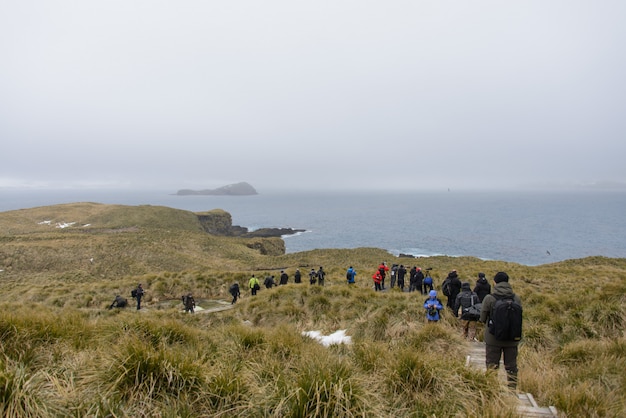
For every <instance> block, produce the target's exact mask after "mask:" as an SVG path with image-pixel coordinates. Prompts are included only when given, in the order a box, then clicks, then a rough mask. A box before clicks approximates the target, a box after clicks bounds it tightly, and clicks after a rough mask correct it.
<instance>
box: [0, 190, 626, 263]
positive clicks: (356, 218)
mask: <svg viewBox="0 0 626 418" xmlns="http://www.w3.org/2000/svg"><path fill="white" fill-rule="evenodd" d="M174 193H175V191H158V190H142V191H131V190H110V189H103V190H85V189H71V190H15V189H4V190H0V196H1V197H2V199H1V200H0V211H8V210H14V209H23V208H30V207H37V206H47V205H53V204H59V203H71V202H98V203H109V204H123V205H160V206H168V207H172V208H178V209H185V210H189V211H193V212H200V211H206V210H211V209H215V208H220V209H224V210H226V211H228V212H229V213H230V214H231V215H232V218H233V224H234V225H240V226H245V227H248V228H250V229H252V230H253V229H257V228H262V227H288V228H294V229H304V230H306V232H304V233H300V234H296V235H291V236H286V237H284V240H285V245H286V249H287V252H288V253H293V252H299V251H306V250H312V249H317V248H358V247H377V248H382V249H385V250H387V251H389V252H390V253H391V254H394V255H399V254H401V253H402V254H411V255H414V256H421V257H429V256H434V255H449V256H474V257H479V258H481V259H485V260H503V261H510V262H515V263H520V264H525V265H539V264H546V263H553V262H556V261H561V260H566V259H572V258H582V257H587V256H595V255H600V256H606V257H620V258H624V257H626V216H625V214H626V193H625V192H623V191H615V192H610V191H561V192H554V191H550V192H548V191H542V192H448V191H442V192H404V193H400V192H394V193H381V192H370V193H365V192H362V193H319V192H315V193H314V192H310V193H306V192H282V193H279V192H272V193H261V194H259V195H255V196H177V195H175V194H174ZM66 221H70V220H66Z"/></svg>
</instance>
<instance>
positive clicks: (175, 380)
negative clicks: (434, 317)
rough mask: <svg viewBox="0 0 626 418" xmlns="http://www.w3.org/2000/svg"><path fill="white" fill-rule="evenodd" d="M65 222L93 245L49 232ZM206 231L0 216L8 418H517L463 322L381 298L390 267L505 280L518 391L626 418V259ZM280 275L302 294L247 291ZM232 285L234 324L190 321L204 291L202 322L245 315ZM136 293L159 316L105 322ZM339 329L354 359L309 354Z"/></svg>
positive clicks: (0, 403)
mask: <svg viewBox="0 0 626 418" xmlns="http://www.w3.org/2000/svg"><path fill="white" fill-rule="evenodd" d="M163 216H165V217H167V218H168V219H166V220H163V219H161V217H163ZM53 218H54V219H59V220H61V219H63V221H65V222H70V221H80V222H85V223H89V222H90V223H92V225H94V226H93V228H94V230H92V231H86V230H85V228H82V227H81V228H76V229H72V228H69V229H63V230H60V229H55V228H53V227H50V226H48V225H39V224H38V222H40V221H41V220H45V219H53ZM194 225H195V220H194V217H193V216H189V215H188V213H186V212H184V211H176V210H169V209H168V208H158V207H140V208H131V209H129V208H125V207H113V208H111V207H109V206H107V205H97V204H74V205H60V206H59V207H50V208H36V209H33V210H26V211H13V212H7V213H4V214H0V227H1V228H2V229H1V230H2V231H3V232H2V235H1V236H0V240H1V242H2V245H1V246H0V269H2V270H4V271H3V272H1V273H0V286H1V288H0V289H1V290H2V292H0V338H1V341H2V344H1V345H0V408H1V410H2V413H3V415H4V416H15V417H21V416H37V417H49V416H50V417H51V416H93V417H100V416H102V417H103V416H182V417H185V416H188V417H196V416H244V417H246V416H249V417H257V416H277V417H278V416H301V417H304V416H329V417H330V416H333V417H335V416H342V417H353V416H375V417H380V416H390V417H391V416H394V417H396V416H514V406H513V404H512V403H511V397H509V396H507V394H506V392H505V391H504V390H502V388H501V386H500V383H499V382H498V380H497V378H496V376H495V375H494V374H486V373H483V372H481V371H477V370H473V369H468V368H466V367H465V366H464V346H463V343H462V341H461V340H460V338H459V332H458V331H457V329H456V319H455V318H454V317H452V316H451V315H450V314H449V313H444V317H443V320H442V321H441V322H440V323H439V324H435V325H433V324H425V323H424V312H423V309H422V303H423V297H422V296H421V295H418V294H415V293H412V294H409V293H400V292H398V291H397V290H395V289H394V290H389V291H387V292H374V291H373V290H372V289H371V285H372V283H371V279H370V277H371V273H372V272H373V270H374V269H375V268H376V266H377V265H378V264H379V263H380V262H381V261H383V260H385V261H387V262H388V263H390V264H391V263H394V262H395V263H403V264H405V265H408V266H412V265H417V266H420V267H432V269H433V270H432V272H433V277H434V278H435V282H436V284H438V285H440V283H441V281H442V280H443V278H444V276H445V274H446V273H447V272H448V271H449V270H451V269H453V268H454V269H457V270H458V271H459V273H460V275H461V278H462V279H463V280H469V281H471V282H472V283H473V282H474V281H475V277H476V274H477V273H478V272H479V271H484V272H486V273H487V274H488V275H490V276H491V275H493V274H494V273H495V272H497V271H500V270H505V271H507V272H508V273H509V275H510V276H511V278H512V279H511V284H512V286H513V288H514V289H515V291H516V292H517V293H518V294H519V295H520V296H521V298H522V300H523V304H524V309H525V310H524V313H525V323H524V330H525V337H524V340H523V342H522V344H521V345H520V359H519V366H520V375H519V377H520V389H521V390H524V391H529V392H532V393H533V394H534V396H535V398H537V400H538V401H539V402H540V403H541V404H544V405H548V404H550V405H555V406H556V407H557V408H558V409H559V410H560V411H562V412H564V413H565V414H567V416H624V415H626V407H625V406H624V405H626V395H625V394H626V378H625V377H624V373H623V371H624V370H626V337H625V334H624V333H625V329H626V303H625V302H626V300H625V296H624V295H626V260H624V259H607V258H603V257H591V258H587V259H583V260H568V261H565V262H562V263H556V264H550V265H544V266H536V267H527V266H521V265H517V264H512V263H503V262H486V261H481V260H478V259H474V258H450V257H434V258H429V259H421V260H418V259H404V258H397V259H396V258H394V257H392V256H391V255H390V254H388V253H386V252H384V251H382V250H379V249H373V248H361V249H356V250H315V251H309V252H303V253H297V254H288V255H283V256H264V255H261V254H260V252H259V251H257V250H253V249H251V248H250V247H249V244H250V242H249V241H247V240H243V239H228V238H220V237H213V236H210V235H207V234H205V233H203V232H201V231H199V230H196V229H195V228H196V226H197V225H196V226H194ZM91 258H93V259H94V260H93V262H92V261H90V259H91ZM320 265H323V266H324V268H325V270H326V271H327V272H328V276H327V279H326V286H325V287H323V288H322V287H319V286H310V285H309V284H308V283H307V277H306V273H307V272H308V270H309V269H310V268H318V267H319V266H320ZM349 265H353V266H354V267H355V268H356V269H357V272H358V275H357V283H356V285H353V286H348V285H347V284H345V277H344V275H345V270H346V268H347V267H348V266H349ZM296 268H300V270H301V271H302V272H303V274H304V278H303V279H304V280H303V282H304V283H303V284H301V285H295V284H293V272H294V271H295V269H296ZM280 269H286V270H287V272H288V273H289V274H290V276H291V277H290V284H289V285H288V286H281V287H278V288H275V289H271V290H265V289H263V290H261V291H260V292H259V295H258V296H256V297H251V296H250V295H249V294H248V293H247V292H246V291H245V289H246V286H245V283H246V282H247V279H248V278H249V275H250V274H252V273H255V274H257V276H259V277H261V278H262V277H264V276H265V275H266V274H274V275H277V273H278V272H279V271H280ZM234 281H238V282H239V283H240V285H242V289H243V291H242V293H243V299H242V300H241V301H240V302H239V303H238V304H237V305H236V306H235V308H234V309H232V310H228V311H224V312H219V313H213V314H202V313H196V314H194V315H185V314H182V313H181V312H180V310H181V309H182V304H181V303H180V296H181V295H182V294H184V293H187V292H190V291H191V292H193V293H194V296H195V298H196V301H197V302H198V305H199V306H203V304H204V306H206V307H208V306H210V305H209V301H214V300H223V301H230V295H228V292H227V289H228V286H229V285H230V284H231V283H232V282H234ZM137 282H142V283H144V287H145V288H146V290H147V296H146V299H145V305H144V306H145V307H146V309H145V310H142V311H140V312H136V311H135V310H133V309H132V308H131V309H126V310H111V311H109V310H106V309H105V308H106V307H107V306H108V304H110V302H111V301H112V299H113V297H114V296H115V294H122V295H124V296H129V293H130V290H131V289H132V288H133V287H134V286H135V285H136V283H137ZM338 329H346V330H347V332H348V334H349V335H350V336H352V338H353V344H351V345H344V346H331V347H329V348H325V347H322V346H321V345H319V344H318V343H317V342H314V341H313V340H310V339H308V338H305V337H302V336H301V332H302V331H305V330H320V331H322V332H324V333H331V332H334V331H336V330H338Z"/></svg>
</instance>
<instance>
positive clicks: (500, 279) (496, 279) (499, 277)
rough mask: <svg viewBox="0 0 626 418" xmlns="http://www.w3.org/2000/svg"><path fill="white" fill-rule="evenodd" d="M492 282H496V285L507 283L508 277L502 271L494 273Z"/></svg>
mask: <svg viewBox="0 0 626 418" xmlns="http://www.w3.org/2000/svg"><path fill="white" fill-rule="evenodd" d="M493 281H494V282H496V283H500V282H508V281H509V275H508V274H506V273H505V272H503V271H500V272H498V273H496V275H495V276H493Z"/></svg>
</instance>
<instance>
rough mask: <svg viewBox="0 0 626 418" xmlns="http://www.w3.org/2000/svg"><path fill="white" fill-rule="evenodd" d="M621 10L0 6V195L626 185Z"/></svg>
mask: <svg viewBox="0 0 626 418" xmlns="http://www.w3.org/2000/svg"><path fill="white" fill-rule="evenodd" d="M625 22H626V2H625V1H623V0H615V1H612V0H602V1H597V0H588V1H583V0H537V1H535V0H524V1H501V0H494V1H480V0H479V1H466V0H463V1H445V0H430V1H420V0H410V1H393V0H389V1H367V0H354V1H346V0H332V1H294V0H285V1H276V0H266V1H259V0H241V1H239V0H232V1H231V0H229V1H211V0H177V1H158V0H143V1H138V0H119V1H118V0H106V1H104V0H101V1H96V0H93V1H87V0H64V1H61V0H39V1H37V0H19V1H10V0H0V140H1V144H2V146H1V150H2V156H3V159H2V163H1V164H0V187H8V186H46V185H50V186H61V185H65V186H67V185H75V186H83V187H86V186H91V185H96V186H103V187H104V186H106V187H115V186H124V187H158V188H172V189H173V190H177V189H179V188H213V187H218V186H222V185H225V184H230V183H234V182H239V181H247V182H249V183H250V184H252V185H253V186H255V187H256V188H257V190H263V189H279V188H285V189H288V188H292V187H295V186H299V187H302V188H327V187H333V188H339V189H340V188H369V187H375V188H433V187H434V188H439V187H441V188H444V187H445V188H448V187H449V188H456V189H462V188H481V187H517V186H519V185H533V184H543V183H557V184H560V183H578V182H585V183H586V182H595V181H617V182H626V163H624V159H625V157H626V135H625V134H626V112H625V111H626V81H625V80H626V24H625Z"/></svg>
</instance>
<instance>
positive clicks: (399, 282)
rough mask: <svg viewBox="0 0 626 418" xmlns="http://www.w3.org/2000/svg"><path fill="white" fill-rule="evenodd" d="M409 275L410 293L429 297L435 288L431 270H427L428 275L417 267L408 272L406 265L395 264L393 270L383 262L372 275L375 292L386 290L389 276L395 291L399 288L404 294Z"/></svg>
mask: <svg viewBox="0 0 626 418" xmlns="http://www.w3.org/2000/svg"><path fill="white" fill-rule="evenodd" d="M407 273H408V279H409V283H408V291H409V292H420V293H421V294H422V295H428V294H429V292H430V291H431V290H433V289H434V288H435V286H434V283H433V278H432V277H431V275H430V269H426V273H424V270H422V269H421V268H420V267H417V266H413V267H412V268H411V269H410V270H407V269H406V267H405V266H404V264H393V265H392V266H391V268H389V266H387V263H386V262H384V261H383V262H382V263H380V264H379V265H378V268H377V269H376V271H375V272H374V274H373V275H372V280H373V281H374V290H375V291H381V290H385V289H386V286H385V279H386V278H387V276H390V287H391V288H392V289H393V288H394V287H396V286H397V287H398V288H399V289H400V290H401V291H403V292H404V291H405V288H407V285H406V278H407Z"/></svg>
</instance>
